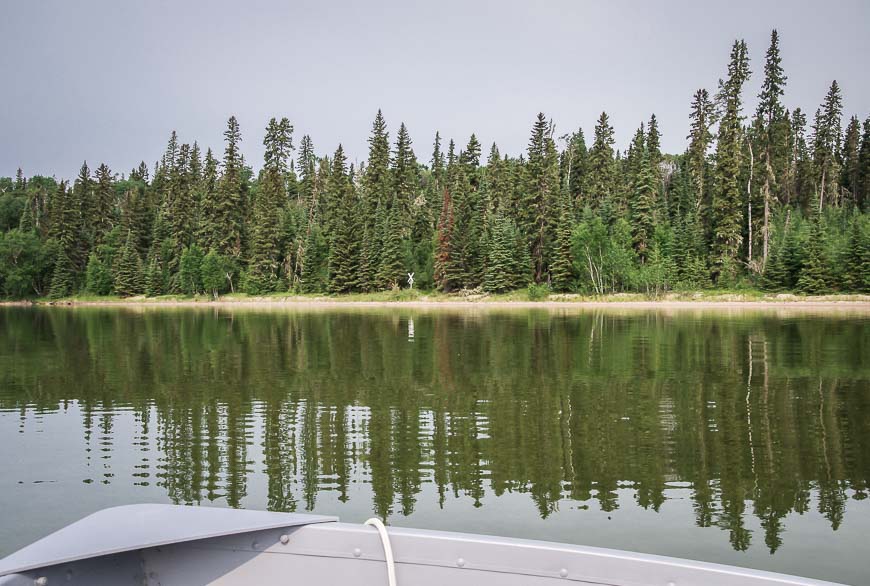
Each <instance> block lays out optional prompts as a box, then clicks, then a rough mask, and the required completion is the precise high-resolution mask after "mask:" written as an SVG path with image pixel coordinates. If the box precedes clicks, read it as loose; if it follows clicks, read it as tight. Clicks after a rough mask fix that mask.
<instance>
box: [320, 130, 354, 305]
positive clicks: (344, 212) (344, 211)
mask: <svg viewBox="0 0 870 586" xmlns="http://www.w3.org/2000/svg"><path fill="white" fill-rule="evenodd" d="M327 197H328V198H329V199H330V201H333V202H335V204H334V206H335V209H334V212H333V214H332V216H333V218H334V219H333V221H332V226H331V227H332V239H331V240H330V242H329V290H330V292H331V293H349V292H351V291H355V290H356V289H357V286H358V283H359V275H358V271H359V238H358V236H359V233H358V224H357V220H358V218H359V216H358V214H357V201H356V192H355V190H354V188H353V184H352V183H351V181H350V177H348V174H347V166H346V160H345V156H344V149H343V148H342V146H341V145H338V149H337V150H336V151H335V156H334V157H333V159H332V171H331V173H330V176H329V187H328V189H327Z"/></svg>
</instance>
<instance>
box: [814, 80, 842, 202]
mask: <svg viewBox="0 0 870 586" xmlns="http://www.w3.org/2000/svg"><path fill="white" fill-rule="evenodd" d="M842 115H843V97H842V96H841V95H840V86H839V85H838V84H837V80H836V79H835V80H834V81H833V82H832V83H831V87H830V88H829V89H828V93H827V94H826V95H825V101H824V102H823V103H822V107H821V108H819V109H818V110H816V117H815V121H814V123H813V162H814V164H815V170H816V175H815V178H816V182H817V184H818V196H819V204H818V205H819V208H818V209H819V211H820V212H821V211H822V209H823V208H824V202H825V196H826V194H827V196H828V197H834V196H836V186H837V183H838V179H839V156H840V141H841V139H842V136H841V135H842V121H841V118H842Z"/></svg>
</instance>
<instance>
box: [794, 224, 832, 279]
mask: <svg viewBox="0 0 870 586" xmlns="http://www.w3.org/2000/svg"><path fill="white" fill-rule="evenodd" d="M821 224H822V220H821V218H820V217H819V216H818V215H816V217H815V218H814V219H813V220H812V224H811V231H810V238H809V240H808V241H807V243H806V260H805V261H804V264H803V267H802V268H801V272H800V277H799V278H798V280H797V283H796V287H797V290H798V291H800V292H801V293H806V294H808V295H820V294H822V293H826V292H827V291H828V290H829V288H830V273H829V269H828V266H829V265H828V259H827V258H826V255H825V248H824V234H823V232H822V225H821Z"/></svg>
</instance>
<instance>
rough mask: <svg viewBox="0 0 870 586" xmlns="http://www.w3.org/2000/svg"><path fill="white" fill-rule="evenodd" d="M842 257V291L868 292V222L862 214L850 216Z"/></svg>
mask: <svg viewBox="0 0 870 586" xmlns="http://www.w3.org/2000/svg"><path fill="white" fill-rule="evenodd" d="M851 224H852V226H851V230H850V231H849V239H848V244H847V246H846V250H845V255H844V256H845V258H844V259H843V273H842V274H843V277H842V286H843V290H844V291H849V292H859V293H868V292H870V222H868V220H867V219H866V218H865V217H863V216H855V217H854V218H852V222H851Z"/></svg>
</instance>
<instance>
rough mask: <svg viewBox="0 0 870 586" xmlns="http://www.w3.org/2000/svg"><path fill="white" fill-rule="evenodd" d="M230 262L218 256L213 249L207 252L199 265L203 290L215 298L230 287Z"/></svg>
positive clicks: (232, 269) (231, 271)
mask: <svg viewBox="0 0 870 586" xmlns="http://www.w3.org/2000/svg"><path fill="white" fill-rule="evenodd" d="M234 268H235V267H234V266H233V263H232V260H231V259H229V258H227V257H225V256H222V255H220V254H218V252H217V251H216V250H215V249H213V248H212V249H211V250H209V251H208V254H206V255H205V257H203V259H202V263H201V264H200V279H201V280H202V287H203V289H204V290H205V291H206V292H208V293H209V294H211V295H212V297H217V296H218V295H220V294H221V293H223V292H225V291H226V290H227V289H228V288H229V287H230V286H231V285H232V280H231V277H230V276H231V275H232V273H233V271H234Z"/></svg>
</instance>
